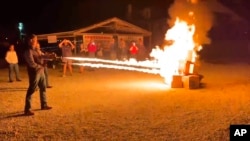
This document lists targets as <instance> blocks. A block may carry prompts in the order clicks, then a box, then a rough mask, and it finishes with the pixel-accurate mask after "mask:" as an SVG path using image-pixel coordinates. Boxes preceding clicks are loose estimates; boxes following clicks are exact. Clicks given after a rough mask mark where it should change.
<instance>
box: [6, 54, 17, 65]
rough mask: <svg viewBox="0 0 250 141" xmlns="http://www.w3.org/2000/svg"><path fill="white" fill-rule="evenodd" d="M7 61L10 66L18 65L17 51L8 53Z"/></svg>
mask: <svg viewBox="0 0 250 141" xmlns="http://www.w3.org/2000/svg"><path fill="white" fill-rule="evenodd" d="M5 60H6V61H7V62H8V63H9V64H17V63H18V58H17V54H16V51H7V53H6V56H5Z"/></svg>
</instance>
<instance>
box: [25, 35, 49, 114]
mask: <svg viewBox="0 0 250 141" xmlns="http://www.w3.org/2000/svg"><path fill="white" fill-rule="evenodd" d="M27 40H28V44H27V47H28V48H27V49H26V50H25V52H24V59H25V61H26V65H27V72H28V77H29V87H28V90H27V93H26V98H25V107H24V115H27V116H30V115H34V112H32V111H31V97H32V94H33V93H34V92H35V90H36V88H37V86H38V87H39V93H40V104H41V110H50V109H52V107H50V106H48V105H47V98H46V82H45V74H44V65H43V60H42V57H41V55H39V53H38V52H37V36H36V35H34V34H31V35H29V36H28V38H27Z"/></svg>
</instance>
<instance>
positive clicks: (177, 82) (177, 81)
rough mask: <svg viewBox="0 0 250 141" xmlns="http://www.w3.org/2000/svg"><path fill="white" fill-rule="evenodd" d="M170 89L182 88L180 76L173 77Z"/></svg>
mask: <svg viewBox="0 0 250 141" xmlns="http://www.w3.org/2000/svg"><path fill="white" fill-rule="evenodd" d="M171 88H183V83H182V75H173V79H172V82H171Z"/></svg>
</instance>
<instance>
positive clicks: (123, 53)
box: [119, 38, 127, 60]
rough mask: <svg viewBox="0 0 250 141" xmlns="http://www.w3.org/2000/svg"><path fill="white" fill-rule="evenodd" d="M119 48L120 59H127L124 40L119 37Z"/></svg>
mask: <svg viewBox="0 0 250 141" xmlns="http://www.w3.org/2000/svg"><path fill="white" fill-rule="evenodd" d="M119 49H120V59H121V60H126V59H127V47H126V42H125V41H124V39H123V38H121V39H120V41H119Z"/></svg>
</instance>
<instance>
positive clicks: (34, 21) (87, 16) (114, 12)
mask: <svg viewBox="0 0 250 141" xmlns="http://www.w3.org/2000/svg"><path fill="white" fill-rule="evenodd" d="M171 1H173V0H157V1H155V0H143V1H142V0H36V1H28V0H24V1H14V0H8V1H6V4H5V5H2V4H1V8H0V17H1V22H0V26H2V28H7V29H13V28H17V23H18V22H23V23H24V26H25V30H26V32H33V33H50V32H60V31H68V30H74V29H78V28H82V27H84V26H88V25H90V24H93V23H95V22H100V21H103V20H105V19H107V18H111V17H114V16H116V17H119V18H123V17H124V16H125V11H126V7H127V5H128V4H129V3H132V4H133V5H134V6H137V7H142V6H147V5H150V6H151V5H159V6H160V7H159V8H164V7H166V6H167V5H168V3H171ZM165 5H166V6H165Z"/></svg>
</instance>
